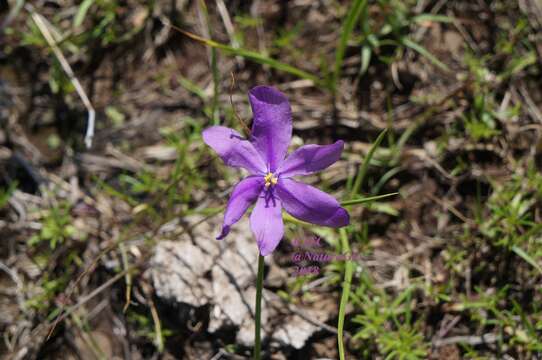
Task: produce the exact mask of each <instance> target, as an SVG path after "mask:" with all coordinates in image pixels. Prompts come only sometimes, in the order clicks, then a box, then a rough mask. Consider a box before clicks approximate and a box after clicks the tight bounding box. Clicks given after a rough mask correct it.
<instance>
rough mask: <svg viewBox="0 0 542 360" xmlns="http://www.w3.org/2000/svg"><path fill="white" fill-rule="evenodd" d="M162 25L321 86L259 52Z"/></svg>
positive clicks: (302, 73)
mask: <svg viewBox="0 0 542 360" xmlns="http://www.w3.org/2000/svg"><path fill="white" fill-rule="evenodd" d="M164 24H165V25H167V26H169V27H171V28H172V29H175V30H176V31H178V32H180V33H181V34H183V35H185V36H187V37H189V38H191V39H192V40H195V41H197V42H199V43H201V44H203V45H206V46H210V47H212V48H215V49H218V50H222V51H224V52H226V53H227V54H232V55H235V56H241V57H243V58H245V59H247V60H251V61H254V62H256V63H258V64H262V65H269V66H270V67H272V68H273V69H276V70H279V71H282V72H285V73H288V74H292V75H294V76H297V77H299V78H302V79H307V80H311V81H313V82H314V83H315V84H318V85H322V80H321V79H320V78H319V77H318V76H316V75H313V74H310V73H308V72H306V71H303V70H301V69H298V68H296V67H294V66H292V65H289V64H286V63H283V62H280V61H278V60H275V59H273V58H270V57H267V56H265V55H262V54H260V53H259V52H256V51H252V50H247V49H243V48H234V47H233V46H230V45H226V44H222V43H219V42H217V41H214V40H210V39H206V38H204V37H201V36H198V35H196V34H193V33H191V32H188V31H184V30H182V29H180V28H178V27H176V26H174V25H171V24H167V23H164Z"/></svg>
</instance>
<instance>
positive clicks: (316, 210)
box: [275, 178, 350, 227]
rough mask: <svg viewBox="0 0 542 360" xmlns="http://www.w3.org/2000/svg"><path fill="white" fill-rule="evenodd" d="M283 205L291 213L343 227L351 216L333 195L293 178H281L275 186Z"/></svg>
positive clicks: (306, 218)
mask: <svg viewBox="0 0 542 360" xmlns="http://www.w3.org/2000/svg"><path fill="white" fill-rule="evenodd" d="M275 191H276V193H277V196H278V197H279V198H280V200H281V201H282V206H284V210H286V211H287V212H288V213H289V214H290V215H292V216H293V217H295V218H298V219H300V220H303V221H307V222H310V223H313V224H317V225H323V226H330V227H342V226H346V225H348V224H349V223H350V216H349V215H348V212H346V210H345V209H343V208H342V207H341V205H340V204H339V203H338V202H337V200H335V198H334V197H333V196H331V195H328V194H326V193H325V192H323V191H320V190H318V189H316V188H314V187H312V186H310V185H307V184H303V183H300V182H298V181H295V180H292V179H282V178H279V182H278V184H277V186H275Z"/></svg>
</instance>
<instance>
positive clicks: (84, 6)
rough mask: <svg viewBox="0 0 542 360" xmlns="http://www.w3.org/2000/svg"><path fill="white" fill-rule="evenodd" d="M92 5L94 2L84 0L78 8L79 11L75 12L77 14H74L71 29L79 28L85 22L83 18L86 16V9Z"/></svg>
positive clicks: (92, 0)
mask: <svg viewBox="0 0 542 360" xmlns="http://www.w3.org/2000/svg"><path fill="white" fill-rule="evenodd" d="M93 3H94V0H84V1H83V2H82V3H81V5H80V6H79V10H77V14H75V18H74V19H73V27H79V26H81V24H82V23H83V21H84V20H85V16H86V15H87V12H88V9H89V8H90V7H91V5H92V4H93Z"/></svg>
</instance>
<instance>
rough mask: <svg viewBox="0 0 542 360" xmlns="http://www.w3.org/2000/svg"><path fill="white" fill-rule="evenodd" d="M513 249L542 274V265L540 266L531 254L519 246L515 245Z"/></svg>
mask: <svg viewBox="0 0 542 360" xmlns="http://www.w3.org/2000/svg"><path fill="white" fill-rule="evenodd" d="M512 251H513V252H515V253H516V255H518V256H519V257H520V258H522V259H523V260H525V261H527V262H528V263H529V264H531V265H532V266H533V267H534V268H535V269H536V270H538V272H540V273H541V274H542V266H540V265H539V264H538V263H537V262H536V260H535V259H533V258H532V257H531V255H529V254H527V253H526V252H525V251H524V250H523V249H522V248H520V247H518V246H513V247H512Z"/></svg>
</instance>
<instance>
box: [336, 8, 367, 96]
mask: <svg viewBox="0 0 542 360" xmlns="http://www.w3.org/2000/svg"><path fill="white" fill-rule="evenodd" d="M365 6H367V0H354V2H353V3H352V6H351V7H350V9H349V10H348V15H347V17H346V19H345V20H344V23H343V26H342V30H341V37H340V39H339V45H338V46H337V50H336V51H335V71H334V73H333V84H332V86H333V89H335V88H336V87H337V81H339V78H340V76H341V68H342V65H343V61H344V53H345V52H346V46H347V45H348V39H350V35H351V34H352V31H353V30H354V26H355V24H356V22H357V20H358V18H359V16H360V14H361V12H362V10H363V8H364V7H365Z"/></svg>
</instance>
